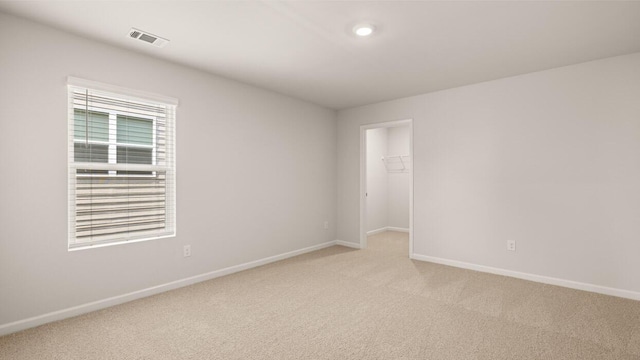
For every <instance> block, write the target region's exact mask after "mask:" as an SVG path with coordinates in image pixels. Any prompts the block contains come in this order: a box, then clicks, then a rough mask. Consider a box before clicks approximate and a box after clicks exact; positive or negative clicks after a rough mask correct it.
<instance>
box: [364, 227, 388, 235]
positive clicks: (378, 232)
mask: <svg viewBox="0 0 640 360" xmlns="http://www.w3.org/2000/svg"><path fill="white" fill-rule="evenodd" d="M385 231H387V228H386V227H381V228H380V229H375V230H371V231H367V236H371V235H375V234H380V233H383V232H385Z"/></svg>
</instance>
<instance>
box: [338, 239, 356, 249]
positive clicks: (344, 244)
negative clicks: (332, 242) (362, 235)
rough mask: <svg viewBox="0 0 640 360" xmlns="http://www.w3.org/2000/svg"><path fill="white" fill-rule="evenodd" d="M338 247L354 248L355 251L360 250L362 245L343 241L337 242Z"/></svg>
mask: <svg viewBox="0 0 640 360" xmlns="http://www.w3.org/2000/svg"><path fill="white" fill-rule="evenodd" d="M336 245H340V246H346V247H350V248H354V249H360V244H359V243H353V242H348V241H343V240H336Z"/></svg>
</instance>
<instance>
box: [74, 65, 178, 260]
mask: <svg viewBox="0 0 640 360" xmlns="http://www.w3.org/2000/svg"><path fill="white" fill-rule="evenodd" d="M67 88H68V92H69V99H68V106H67V112H68V116H67V117H68V120H67V124H68V139H67V149H68V155H67V162H68V196H67V198H68V214H69V215H68V231H67V233H68V240H67V249H68V251H75V250H83V249H91V248H100V247H105V246H112V245H120V244H126V243H133V242H141V241H149V240H156V239H162V238H170V237H175V236H176V234H177V221H176V181H175V179H176V156H175V153H176V151H175V150H176V145H175V144H176V135H175V128H176V113H177V106H178V100H177V99H175V98H171V97H167V96H162V95H157V94H153V93H149V92H144V91H139V90H132V89H127V88H123V87H119V86H114V85H109V84H104V83H100V82H95V81H89V80H84V79H79V78H75V77H71V76H70V77H68V78H67ZM78 89H88V90H90V91H95V92H99V93H107V95H109V94H111V95H114V98H115V97H116V96H123V97H125V98H131V99H132V100H135V101H142V102H145V103H149V104H155V105H161V106H166V108H167V110H168V114H170V115H167V121H166V124H165V125H164V126H165V127H166V129H165V131H167V132H168V133H170V135H166V136H167V138H168V139H169V140H170V141H167V143H166V144H164V146H165V147H167V148H166V149H164V151H165V156H164V161H165V163H166V165H162V166H160V165H158V163H157V149H158V142H157V139H156V135H157V126H158V125H157V119H156V118H155V117H154V116H150V115H149V116H145V115H144V114H139V113H128V112H127V111H119V110H116V109H111V110H109V111H105V109H103V108H95V107H94V109H95V111H97V112H102V113H108V114H109V117H108V119H109V122H108V130H109V133H110V134H111V132H112V131H115V133H114V135H113V141H112V136H109V141H107V142H105V141H99V140H98V141H92V140H90V139H84V140H76V138H75V131H74V130H75V129H74V124H75V109H81V110H89V111H91V108H92V107H91V106H88V107H81V106H76V105H74V101H73V99H72V97H73V96H72V94H73V91H74V90H78ZM118 115H122V116H129V117H132V118H137V119H144V120H150V121H151V122H152V145H142V144H133V143H120V142H118V141H117V122H118ZM76 143H88V144H95V145H103V146H104V145H106V146H107V151H108V159H107V161H108V162H107V163H91V162H77V163H76V162H75V159H74V155H75V150H74V146H75V144H76ZM119 146H123V147H134V148H145V149H152V159H151V164H129V163H117V149H118V147H119ZM168 147H170V148H168ZM112 148H113V150H112ZM112 152H113V154H112ZM112 155H113V159H112ZM111 160H113V162H112V161H111ZM80 168H81V169H88V170H91V169H95V170H107V171H108V173H106V174H78V173H77V170H78V169H80ZM119 170H124V171H152V174H133V175H132V174H128V175H121V174H117V172H118V171H119ZM158 171H160V172H165V177H166V180H165V181H166V182H167V184H166V190H165V204H164V211H165V213H166V216H167V221H166V224H165V229H164V230H165V231H160V232H159V233H157V234H152V232H153V231H149V232H148V233H141V234H134V235H131V234H127V235H123V236H121V238H120V239H114V240H111V239H108V240H99V241H84V242H78V241H76V206H75V203H76V186H77V178H85V177H94V176H95V177H122V178H124V177H129V178H154V177H156V175H157V172H158Z"/></svg>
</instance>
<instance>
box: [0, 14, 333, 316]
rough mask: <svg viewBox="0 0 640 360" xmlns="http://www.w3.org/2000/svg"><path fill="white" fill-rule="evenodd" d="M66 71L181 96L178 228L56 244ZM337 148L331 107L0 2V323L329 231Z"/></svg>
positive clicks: (63, 180) (305, 242)
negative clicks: (127, 240) (12, 10)
mask: <svg viewBox="0 0 640 360" xmlns="http://www.w3.org/2000/svg"><path fill="white" fill-rule="evenodd" d="M158 51H162V50H161V49H159V50H158ZM69 75H71V76H75V77H79V78H85V79H88V80H94V81H100V82H104V83H110V84H114V85H118V86H123V87H127V88H132V89H137V90H143V91H148V92H154V93H158V94H162V95H166V96H171V97H175V98H178V99H179V100H180V105H179V107H178V111H177V114H178V118H177V221H178V223H177V229H178V233H177V234H178V235H177V237H175V238H169V239H162V240H157V241H147V242H139V243H134V244H127V245H119V246H111V247H104V248H99V249H90V250H83V251H74V252H68V251H67V144H66V141H67V89H66V77H67V76H69ZM335 159H336V124H335V112H334V111H332V110H328V109H325V108H322V107H319V106H315V105H312V104H309V103H305V102H302V101H299V100H295V99H292V98H289V97H286V96H282V95H278V94H275V93H273V92H269V91H265V90H261V89H258V88H254V87H251V86H248V85H244V84H241V83H238V82H234V81H230V80H226V79H223V78H220V77H216V76H212V75H209V74H207V73H204V72H200V71H197V70H194V69H191V68H187V67H183V66H179V65H176V64H173V63H169V62H165V61H161V60H157V59H154V58H151V57H148V56H144V55H140V54H137V53H133V52H129V51H126V50H121V49H118V48H115V47H111V46H108V45H103V44H99V43H96V42H93V41H90V40H87V39H84V38H81V37H77V36H74V35H70V34H67V33H64V32H60V31H58V30H55V29H52V28H49V27H45V26H42V25H38V24H35V23H32V22H29V21H25V20H22V19H19V18H16V17H12V16H8V15H4V14H1V13H0V163H1V166H2V176H0V222H1V223H0V326H2V324H7V323H10V322H14V321H18V320H22V319H25V318H28V317H33V316H38V315H42V314H45V313H48V312H52V311H57V310H61V309H65V308H68V307H72V306H76V305H80V304H84V303H87V302H91V301H96V300H100V299H105V298H108V297H111V296H117V295H120V294H125V293H129V292H132V291H137V290H139V289H144V288H148V287H151V286H155V285H158V284H163V283H167V282H170V281H174V280H178V279H183V278H186V277H190V276H194V275H197V274H202V273H206V272H209V271H213V270H216V269H221V268H225V267H228V266H232V265H236V264H241V263H245V262H248V261H253V260H256V259H262V258H265V257H268V256H273V255H277V254H282V253H285V252H289V251H292V250H297V249H302V248H305V247H309V246H313V245H317V244H322V243H325V242H327V241H332V240H334V239H335V230H334V224H335V220H336V217H335V208H336V206H335V199H336V193H335V177H336V172H335V168H336V164H335ZM324 220H328V221H329V222H330V228H329V230H324V229H323V222H324ZM184 244H191V248H192V256H191V257H190V258H183V257H182V247H183V245H184Z"/></svg>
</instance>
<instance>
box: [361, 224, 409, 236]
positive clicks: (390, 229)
mask: <svg viewBox="0 0 640 360" xmlns="http://www.w3.org/2000/svg"><path fill="white" fill-rule="evenodd" d="M385 231H398V232H404V233H408V232H409V228H400V227H394V226H385V227H381V228H380V229H375V230H371V231H367V236H371V235H375V234H380V233H383V232H385Z"/></svg>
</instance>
